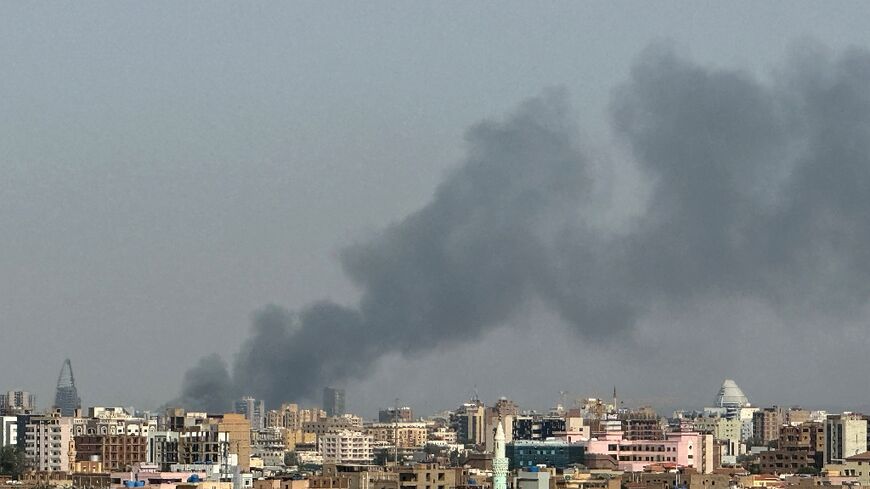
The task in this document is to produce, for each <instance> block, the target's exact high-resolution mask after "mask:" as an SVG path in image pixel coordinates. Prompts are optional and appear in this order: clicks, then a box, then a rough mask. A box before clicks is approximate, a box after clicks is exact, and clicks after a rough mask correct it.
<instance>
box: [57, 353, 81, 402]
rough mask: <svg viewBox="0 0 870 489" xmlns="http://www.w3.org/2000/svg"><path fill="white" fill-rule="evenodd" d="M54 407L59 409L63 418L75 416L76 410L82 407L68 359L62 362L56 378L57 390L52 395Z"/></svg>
mask: <svg viewBox="0 0 870 489" xmlns="http://www.w3.org/2000/svg"><path fill="white" fill-rule="evenodd" d="M54 407H55V408H57V409H60V413H61V415H63V416H75V413H76V410H77V409H80V408H81V407H82V400H81V398H79V392H78V390H76V379H75V376H73V369H72V363H70V361H69V358H67V359H66V360H65V361H64V362H63V367H61V369H60V375H58V376H57V390H56V391H55V394H54Z"/></svg>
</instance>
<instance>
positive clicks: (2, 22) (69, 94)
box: [0, 2, 870, 416]
mask: <svg viewBox="0 0 870 489" xmlns="http://www.w3.org/2000/svg"><path fill="white" fill-rule="evenodd" d="M868 18H870V7H868V6H867V5H866V4H865V3H860V2H838V3H836V4H821V3H818V2H764V3H761V2H744V3H741V2H710V3H702V2H671V3H641V2H597V3H592V2H582V3H581V2H546V3H538V2H498V3H496V2H490V3H484V2H479V3H469V2H431V3H406V2H394V3H384V2H355V3H324V2H311V3H302V2H292V3H291V2H275V3H254V4H251V3H239V4H230V3H213V2H184V3H181V2H144V3H134V2H105V3H102V2H67V3H42V4H39V3H17V2H7V3H3V4H2V5H0V73H2V76H0V171H2V177H0V229H2V234H0V324H2V337H0V341H2V353H0V389H7V388H13V387H16V388H24V389H28V390H32V391H35V392H36V393H37V394H38V396H39V400H40V404H41V405H43V406H45V405H46V404H47V403H49V402H51V398H52V396H53V384H54V382H55V379H56V375H57V372H58V371H59V369H60V367H61V364H62V361H63V359H64V358H65V357H67V356H69V357H70V358H71V359H72V362H73V366H74V369H75V372H76V376H77V381H78V384H79V389H80V393H81V395H82V397H83V400H84V401H85V403H86V404H94V403H110V404H129V403H136V404H138V405H145V406H148V405H152V406H153V405H157V404H160V403H162V402H164V401H166V400H168V399H169V398H171V397H173V396H174V395H175V394H176V393H177V392H178V389H179V386H180V381H181V375H182V374H183V372H184V371H185V370H186V369H187V368H188V367H190V366H192V365H194V364H195V363H196V361H197V360H198V359H199V358H200V357H202V356H204V355H207V354H209V353H212V352H218V353H221V354H222V355H223V356H224V357H225V358H226V359H227V360H231V359H232V356H233V355H234V353H235V352H236V351H238V345H239V343H240V342H241V341H243V339H244V338H245V337H246V336H247V333H248V329H249V325H250V319H251V314H252V312H253V311H255V310H256V309H258V308H260V307H261V306H263V305H265V304H269V303H275V304H280V305H283V306H286V307H289V308H298V307H300V306H302V305H304V304H306V303H308V302H310V301H314V300H320V299H332V300H334V301H336V302H339V303H351V302H353V301H355V300H356V299H357V291H356V290H355V289H354V288H353V287H352V285H351V284H350V282H349V281H348V280H347V279H346V278H345V276H344V275H343V273H342V271H341V266H340V263H339V260H338V259H337V253H338V251H339V250H340V249H342V248H343V247H344V246H345V245H346V244H347V243H348V242H350V241H352V240H357V239H361V238H365V237H367V236H370V235H372V234H374V233H376V232H377V231H378V230H380V229H382V228H384V227H385V226H386V225H388V224H390V223H392V222H395V221H396V220H398V219H400V218H401V217H402V216H404V215H406V214H408V213H409V212H411V211H413V210H415V209H418V208H420V207H421V206H423V205H424V204H425V203H426V202H427V201H429V200H430V198H431V195H432V192H433V190H434V189H435V187H436V185H437V184H438V182H439V181H441V179H442V178H443V177H444V175H445V172H447V171H448V170H449V169H451V168H454V167H455V166H456V165H457V164H458V163H459V162H460V161H461V159H462V157H463V154H464V150H465V148H466V145H465V142H464V140H463V134H464V133H465V131H466V130H467V129H468V127H469V126H471V125H473V124H474V123H476V122H478V121H480V120H481V119H484V118H491V117H501V116H502V115H503V114H504V113H506V112H509V111H511V110H513V108H514V107H515V106H516V105H517V104H518V103H520V102H521V101H522V100H524V99H526V98H527V97H529V96H534V95H537V94H539V93H540V92H541V91H542V90H543V89H546V88H548V87H553V86H563V87H565V88H566V89H567V92H568V94H569V97H570V99H571V102H572V104H573V107H574V108H575V109H576V111H577V114H576V119H577V121H578V123H579V125H580V126H581V128H582V129H583V133H584V134H585V136H586V140H587V141H589V142H590V143H591V145H592V146H593V147H599V148H606V147H608V146H609V145H610V143H609V142H608V141H609V133H610V129H609V127H610V124H609V121H608V119H609V116H608V115H607V110H606V108H607V105H608V103H609V102H610V97H611V91H612V90H613V88H614V87H615V86H617V85H619V84H621V83H623V82H624V81H625V80H626V79H627V78H628V76H629V70H630V67H631V65H632V63H633V61H634V60H635V59H636V57H637V56H638V55H639V53H640V52H641V51H642V50H643V49H644V48H645V47H646V46H647V45H649V43H650V42H656V41H661V40H668V41H669V42H672V44H673V46H674V47H675V49H676V50H677V51H679V52H680V53H683V54H685V55H686V56H687V57H688V58H690V59H692V60H693V61H695V62H697V63H699V64H701V65H703V66H708V67H721V68H729V69H740V70H745V71H747V72H748V73H751V74H753V75H755V76H758V77H760V78H762V79H764V78H766V77H767V76H768V75H769V74H770V72H771V70H775V69H776V68H777V67H778V66H779V65H780V63H781V62H782V60H783V59H784V57H785V56H786V54H787V52H788V50H789V48H790V46H793V45H794V43H795V42H802V40H804V39H813V40H815V41H817V42H819V43H821V44H822V45H824V46H826V47H828V48H830V49H831V50H834V51H840V50H842V49H844V48H847V47H849V46H858V47H864V48H868V47H870V31H868V30H867V28H866V20H867V19H868ZM726 299H727V300H723V301H720V302H717V303H716V304H713V305H709V306H704V305H703V304H698V305H694V306H693V307H692V308H689V309H688V310H680V311H668V310H662V311H655V312H654V313H653V314H650V315H648V316H647V317H645V318H644V320H642V321H641V324H640V326H639V332H638V336H639V339H637V340H636V341H645V342H647V344H649V345H653V346H654V347H656V348H659V349H655V348H654V349H653V350H650V351H648V353H649V360H648V362H646V361H640V360H638V359H636V358H635V359H632V360H631V361H627V360H619V358H621V357H620V356H619V354H620V351H619V347H615V346H609V347H608V349H606V350H596V347H591V346H589V345H588V344H587V343H586V342H585V341H584V340H582V339H579V338H577V337H576V336H575V335H572V334H569V333H568V332H567V331H566V330H565V329H564V327H563V326H562V325H561V324H560V322H559V321H558V320H557V319H555V318H554V317H553V316H552V315H550V314H549V313H547V312H546V311H544V310H543V309H544V308H543V307H542V308H540V309H541V310H535V308H532V309H531V310H529V311H526V312H525V313H524V314H523V315H522V316H521V317H519V318H514V319H513V320H511V321H510V323H511V324H508V325H507V327H505V328H502V329H499V330H496V331H494V332H490V333H489V334H488V335H487V336H486V337H485V338H484V341H482V342H479V343H477V342H475V343H473V344H467V345H464V346H461V347H458V348H452V349H450V350H449V351H442V352H439V354H438V355H429V356H426V355H424V356H422V357H421V358H416V359H414V360H409V359H402V358H400V357H392V356H391V357H389V358H386V359H385V360H384V362H382V363H381V364H380V367H379V368H377V369H375V370H374V371H373V372H372V374H371V376H370V377H369V378H368V380H366V381H364V382H362V383H360V384H356V385H352V386H350V387H349V404H350V405H351V407H354V408H358V409H359V410H361V411H363V414H366V415H369V416H370V415H372V414H373V410H374V409H375V408H376V407H377V406H378V405H380V404H383V403H385V402H390V400H391V399H393V398H394V397H400V398H403V399H407V400H408V402H409V403H411V404H414V405H415V406H416V407H420V408H421V409H422V408H423V407H424V406H425V408H426V409H423V410H424V411H425V410H427V409H428V408H432V409H434V408H439V407H450V406H453V405H455V404H456V403H457V402H460V401H461V400H462V399H463V398H465V397H467V396H468V395H469V394H470V393H471V391H472V390H473V389H474V386H475V385H477V387H478V389H479V391H480V393H481V395H483V396H484V397H486V396H489V397H490V398H492V397H493V396H497V395H501V394H505V395H511V396H513V397H515V398H517V399H519V400H520V402H521V403H524V404H525V405H528V406H530V407H539V408H541V407H546V406H547V405H548V404H550V403H551V402H553V401H555V400H556V398H557V397H558V391H559V390H567V391H571V392H576V393H578V394H588V395H592V394H596V393H597V394H601V395H604V394H605V393H607V392H608V391H609V389H610V388H611V386H612V385H613V384H614V383H615V384H617V385H619V386H620V388H621V390H622V391H623V392H626V393H625V397H628V398H634V399H639V400H640V399H646V400H650V401H651V402H655V403H658V404H660V405H663V406H664V405H673V404H675V403H677V401H680V402H685V403H687V404H692V405H699V404H702V403H704V402H707V401H708V400H709V399H710V398H712V397H713V395H714V394H715V390H716V388H717V387H718V383H719V382H721V379H722V378H724V377H734V378H735V379H736V380H737V382H738V383H739V384H740V385H741V386H742V387H743V388H744V390H745V391H747V393H748V394H749V395H750V397H754V399H753V400H755V399H757V400H758V401H760V402H765V401H769V402H781V403H790V402H800V401H805V402H807V403H810V404H812V403H817V404H825V403H828V404H830V403H831V402H830V398H831V397H832V396H836V395H839V394H844V395H845V398H844V399H843V402H837V403H834V404H837V405H844V404H849V403H859V402H865V401H866V399H864V398H862V396H861V395H859V394H856V393H846V392H842V391H840V390H838V389H836V388H835V387H836V386H832V385H830V383H828V384H823V383H821V382H819V385H814V386H813V388H812V389H811V390H810V391H807V392H796V391H795V389H794V388H793V387H794V386H793V383H794V382H796V381H798V380H799V379H800V378H801V377H800V376H797V375H795V376H789V374H787V372H781V371H776V372H774V373H773V374H772V375H771V376H763V375H758V374H752V375H750V373H751V372H753V371H757V370H758V369H763V368H765V366H768V365H770V363H776V362H778V361H780V360H781V359H782V358H786V357H788V355H789V353H790V352H799V353H801V354H803V355H804V356H809V357H811V358H816V360H814V362H815V363H812V365H811V366H812V367H813V368H814V369H816V370H817V371H818V372H819V374H818V376H816V377H813V378H814V379H817V380H819V381H821V380H822V379H825V378H826V376H825V375H822V374H823V373H827V374H828V375H833V374H836V372H837V371H838V369H843V370H844V371H846V374H847V375H851V374H849V372H852V373H854V371H855V370H856V369H860V366H861V365H862V363H861V362H860V361H858V360H854V359H855V358H860V355H862V353H863V349H864V348H866V344H864V343H860V342H859V343H858V344H857V345H856V344H855V342H854V341H851V342H850V341H847V340H845V338H847V337H848V332H849V331H852V333H854V334H855V335H857V336H859V337H860V336H863V334H861V333H862V332H863V331H865V330H866V329H865V328H864V327H863V326H860V325H858V326H854V327H853V328H854V329H853V330H848V329H845V330H837V335H838V338H839V340H838V339H836V338H831V337H824V336H820V337H819V338H816V339H817V340H818V341H814V342H812V343H813V344H814V345H815V346H813V347H812V348H814V349H817V351H816V350H807V348H808V347H807V344H809V343H801V342H798V343H792V342H789V341H782V342H775V341H772V338H774V337H775V334H776V332H778V331H780V332H781V331H787V327H786V326H785V324H786V323H787V322H788V321H789V319H788V318H783V317H781V316H780V315H777V314H775V313H774V312H772V311H770V310H769V308H768V307H766V306H765V305H764V304H756V303H747V302H746V301H741V300H740V299H739V298H726ZM732 301H733V302H732ZM735 318H736V319H735ZM656 322H658V323H667V324H668V325H670V327H669V328H668V330H667V331H668V332H669V334H671V335H673V337H675V338H683V340H679V343H680V345H682V346H684V347H685V348H686V349H692V348H696V347H698V346H697V344H699V343H700V340H686V339H685V338H689V337H691V336H692V332H693V331H694V330H693V327H692V324H693V323H697V322H705V323H709V324H723V325H724V324H729V325H731V324H733V323H734V322H739V323H740V327H739V328H742V329H740V331H743V333H745V334H744V336H743V338H744V339H745V338H746V337H749V338H752V339H755V340H756V341H752V342H750V345H749V346H746V345H745V344H743V343H740V344H737V343H738V342H737V340H735V337H736V335H734V334H727V333H726V331H728V332H730V333H734V330H733V329H731V328H729V327H724V326H723V327H722V328H712V330H714V331H720V332H721V333H719V334H718V335H712V337H713V338H716V339H717V340H719V343H718V345H722V346H721V348H716V349H714V351H715V352H717V354H721V355H725V354H726V353H725V352H726V351H728V350H740V349H743V350H745V352H744V353H743V354H740V355H737V356H735V357H734V359H733V360H732V359H731V358H730V357H727V358H724V359H722V360H721V361H719V360H717V361H715V362H711V364H710V365H705V364H704V362H702V361H701V359H700V358H698V356H696V355H683V354H680V349H675V348H672V347H669V346H668V345H669V344H671V343H670V342H669V341H667V340H666V339H664V338H663V336H664V335H663V334H662V333H661V330H660V329H655V328H653V327H651V326H650V327H647V326H648V325H650V324H652V323H656ZM530 324H533V325H535V327H534V328H529V327H528V325H530ZM754 335H757V337H756V336H754ZM729 341H733V342H734V344H731V343H729ZM847 343H848V344H849V346H844V344H847ZM493 345H495V346H494V347H493ZM656 352H660V354H657V353H656ZM844 357H845V358H853V360H852V361H851V363H849V362H848V361H843V360H841V359H842V358H844ZM730 367H733V368H730ZM638 369H640V370H641V371H643V372H644V373H643V374H638ZM650 372H654V374H651V373H650ZM741 375H742V376H743V377H741ZM853 378H856V379H858V378H863V376H862V377H859V376H857V374H856V376H855V377H853ZM776 381H781V385H779V386H776V385H773V384H774V383H775V382H776ZM423 384H426V387H425V388H424V387H421V386H422V385H423ZM622 386H624V387H622ZM866 387H867V385H866V380H865V381H864V391H865V392H866ZM756 393H758V395H755V396H753V394H756Z"/></svg>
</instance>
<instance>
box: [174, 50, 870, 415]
mask: <svg viewBox="0 0 870 489" xmlns="http://www.w3.org/2000/svg"><path fill="white" fill-rule="evenodd" d="M795 53H796V54H794V55H793V56H792V58H791V59H790V60H789V61H788V62H787V63H785V64H784V65H783V66H782V67H780V69H779V70H777V71H776V73H775V74H774V75H773V76H771V78H770V79H769V80H764V81H762V80H759V79H758V78H756V77H753V76H751V75H749V74H746V73H742V72H739V71H729V70H722V69H708V68H705V67H702V66H699V65H697V64H694V63H692V62H690V61H688V60H686V59H685V58H682V57H680V56H679V55H677V54H675V53H674V52H673V51H672V50H671V49H669V48H667V47H663V46H653V47H651V48H648V49H647V50H645V51H644V52H643V53H642V54H641V55H640V56H639V58H638V61H637V62H636V63H635V64H634V66H633V69H632V71H631V74H630V77H629V79H628V81H627V82H626V83H624V84H623V85H621V86H620V87H617V89H616V90H614V92H613V98H612V103H611V115H612V123H613V129H614V133H615V134H616V135H617V140H618V141H619V144H621V145H624V146H625V147H626V148H628V150H629V153H630V154H631V155H632V156H633V161H632V164H633V165H635V169H636V170H637V172H638V173H639V174H640V175H642V177H643V181H644V182H646V184H647V185H648V188H647V189H646V192H647V194H648V197H647V198H646V200H645V206H644V209H643V212H641V213H640V214H638V215H635V216H633V217H632V218H631V219H628V220H623V221H621V222H620V223H619V224H618V225H617V224H613V225H612V226H608V225H606V224H605V225H602V224H601V222H600V220H596V219H594V214H595V213H598V212H600V211H601V209H602V208H603V207H606V206H615V207H617V208H618V207H619V206H620V203H619V199H607V198H602V195H604V196H611V197H612V196H613V195H620V192H619V191H618V190H619V189H607V188H603V187H606V182H605V181H599V180H598V179H596V175H597V174H598V173H597V172H596V171H594V169H595V162H593V161H591V160H590V157H589V156H587V153H588V152H587V151H586V150H584V148H583V146H582V145H581V144H580V143H579V142H578V139H577V133H578V131H577V128H576V127H575V124H574V123H573V121H572V110H571V108H570V107H569V105H568V103H567V102H566V98H567V97H566V94H565V93H563V92H561V91H558V90H557V91H551V92H547V93H545V94H544V95H542V96H540V97H537V98H534V99H531V100H529V101H526V102H524V103H523V104H522V105H521V106H520V107H519V109H518V110H516V111H515V113H513V114H511V115H510V116H508V117H507V118H506V119H504V120H503V121H498V122H493V121H488V122H483V123H481V124H478V125H477V126H475V127H473V128H472V129H471V130H469V131H468V133H467V144H468V156H467V158H466V160H465V161H464V162H463V163H462V164H461V165H460V166H459V167H458V168H457V169H456V170H455V171H453V172H452V173H451V174H450V175H449V176H448V177H447V178H446V179H445V180H444V181H443V182H442V183H441V185H439V186H438V188H437V190H436V192H435V195H434V197H433V198H432V200H431V202H430V203H429V204H427V205H426V206H424V207H423V208H422V209H420V210H418V211H417V212H415V213H413V214H411V215H409V216H408V217H406V218H405V219H404V220H402V221H400V222H398V223H395V224H394V225H392V226H390V227H389V228H387V229H386V230H384V231H383V233H381V234H380V235H379V236H377V237H376V238H375V239H372V240H370V241H367V242H362V243H357V244H354V245H351V246H349V247H348V248H346V249H345V250H344V251H343V252H342V254H341V261H342V265H343V268H344V270H345V272H346V274H347V276H348V277H349V278H350V279H351V280H352V281H353V283H354V284H356V285H357V286H358V287H359V288H360V290H361V292H362V295H361V299H360V302H359V304H358V305H356V306H355V307H346V306H342V305H338V304H334V303H331V302H322V303H316V304H313V305H310V306H308V307H306V308H303V309H302V310H300V311H298V312H296V313H291V312H288V311H286V310H283V309H281V308H278V307H274V306H271V307H267V308H265V309H264V310H262V311H260V312H259V313H257V314H256V316H255V319H254V326H253V334H252V335H251V337H250V338H249V339H248V340H247V341H246V342H245V344H244V345H243V346H242V348H241V350H240V351H239V352H238V354H237V356H236V358H235V361H234V363H233V367H232V375H229V373H228V371H227V369H226V368H224V367H223V364H222V363H221V361H220V359H218V358H216V357H209V358H207V359H204V360H203V361H202V362H201V364H200V365H199V366H198V367H196V368H194V369H193V370H191V371H189V372H188V373H187V375H186V377H185V381H184V386H183V392H182V396H181V398H180V399H178V400H177V402H179V403H181V404H185V405H188V406H191V407H198V408H206V409H212V410H221V409H226V408H227V407H228V406H229V399H230V398H231V397H232V396H235V395H239V394H250V395H254V396H257V397H261V398H264V399H266V401H267V402H268V403H270V404H273V405H274V404H277V403H279V402H281V401H284V400H291V399H311V398H313V397H315V395H316V392H317V390H318V389H319V388H320V387H322V386H324V385H327V384H330V383H334V382H341V381H343V380H346V379H350V378H360V377H364V376H365V375H367V374H368V373H369V372H370V371H371V370H372V368H373V367H374V365H375V362H376V361H377V360H378V358H380V357H381V356H382V355H384V354H388V353H393V352H401V353H402V354H405V355H413V354H416V353H422V352H427V351H431V350H433V349H437V348H445V347H449V346H450V345H451V344H454V343H456V342H466V341H470V340H474V339H476V338H479V337H480V336H481V335H482V334H484V333H485V332H487V331H489V330H490V329H492V328H495V327H497V326H499V325H501V324H503V323H505V322H506V321H508V320H509V319H510V318H511V317H512V316H513V315H514V314H516V313H517V312H518V310H520V308H523V307H525V306H526V305H527V304H528V303H529V302H530V301H539V302H541V303H543V304H546V305H547V306H549V307H550V308H552V310H554V311H555V312H556V313H558V315H559V316H560V317H561V318H562V319H563V320H564V321H565V322H566V323H568V324H570V325H571V326H573V328H574V329H575V330H576V331H577V332H578V333H579V334H581V335H583V336H584V337H585V338H587V339H590V340H604V341H608V340H620V341H621V340H628V339H630V338H631V331H632V327H633V325H634V324H635V322H636V321H637V320H638V318H640V317H642V316H643V315H644V314H645V312H646V311H648V310H650V308H651V307H653V306H662V305H663V306H665V307H681V306H682V305H685V304H690V303H692V302H694V301H697V300H699V299H703V300H706V301H709V300H711V298H712V299H715V298H716V297H718V296H722V297H734V296H750V297H753V299H755V300H759V301H763V302H764V303H766V304H769V305H770V306H771V307H773V308H774V309H775V310H778V311H782V312H783V313H793V312H795V311H797V312H798V313H800V312H803V311H805V312H812V313H814V314H823V315H825V316H826V317H828V318H841V317H845V316H849V315H852V314H855V313H856V312H857V311H858V309H859V307H860V306H862V305H865V304H866V302H867V298H868V294H870V256H868V255H870V247H868V246H867V244H868V243H870V54H868V53H867V52H865V51H860V50H852V51H848V52H845V53H841V54H839V55H837V56H832V55H829V54H828V53H825V52H824V50H822V49H820V48H817V47H814V46H812V47H811V49H801V50H796V51H795Z"/></svg>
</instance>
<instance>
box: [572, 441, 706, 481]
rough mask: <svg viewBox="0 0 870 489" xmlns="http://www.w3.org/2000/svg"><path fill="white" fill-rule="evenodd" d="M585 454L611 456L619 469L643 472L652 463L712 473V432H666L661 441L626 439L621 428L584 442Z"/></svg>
mask: <svg viewBox="0 0 870 489" xmlns="http://www.w3.org/2000/svg"><path fill="white" fill-rule="evenodd" d="M586 452H587V453H595V454H601V455H610V456H612V457H613V459H614V460H616V461H617V463H618V464H619V468H620V469H621V470H624V471H627V472H642V471H643V470H644V468H645V467H647V466H648V465H652V464H666V465H667V464H674V465H678V466H683V467H692V468H694V469H695V470H697V471H698V472H700V473H702V474H709V473H711V472H713V468H714V467H713V435H704V434H701V433H697V432H693V431H685V432H677V433H666V434H665V439H664V440H625V439H624V438H623V434H622V432H621V431H608V432H605V433H601V434H599V435H598V436H597V437H596V438H591V439H590V440H589V441H588V442H587V446H586Z"/></svg>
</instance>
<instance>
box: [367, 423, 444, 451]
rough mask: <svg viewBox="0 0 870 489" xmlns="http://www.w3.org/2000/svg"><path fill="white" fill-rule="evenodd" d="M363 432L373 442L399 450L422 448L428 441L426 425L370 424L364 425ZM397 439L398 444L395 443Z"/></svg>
mask: <svg viewBox="0 0 870 489" xmlns="http://www.w3.org/2000/svg"><path fill="white" fill-rule="evenodd" d="M363 432H364V433H365V434H367V435H370V436H371V437H372V441H374V442H376V443H377V442H383V443H385V444H388V445H392V446H396V445H398V446H399V447H401V448H414V447H422V446H423V445H425V444H426V440H427V439H428V434H429V429H428V427H427V426H426V423H413V422H412V423H408V422H402V423H370V424H367V425H365V428H364V429H363ZM397 439H398V442H397V441H396V440H397Z"/></svg>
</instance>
